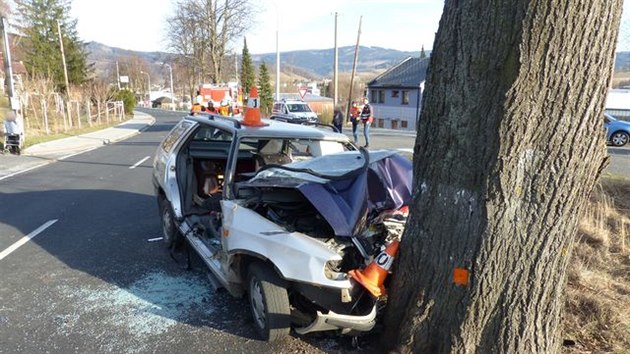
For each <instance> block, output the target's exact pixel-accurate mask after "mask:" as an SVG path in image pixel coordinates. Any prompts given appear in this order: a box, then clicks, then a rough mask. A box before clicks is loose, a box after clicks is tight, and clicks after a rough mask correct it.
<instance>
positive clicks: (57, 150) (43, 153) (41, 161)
mask: <svg viewBox="0 0 630 354" xmlns="http://www.w3.org/2000/svg"><path fill="white" fill-rule="evenodd" d="M154 123H155V118H153V117H152V116H150V115H148V114H146V113H142V112H138V111H134V117H133V119H130V120H128V121H126V122H123V123H121V124H119V125H117V126H114V127H111V128H107V129H103V130H99V131H96V132H92V133H87V134H83V135H77V136H71V137H68V138H63V139H59V140H53V141H49V142H45V143H41V144H37V145H33V146H30V147H28V148H27V149H25V150H24V151H23V152H22V155H20V156H17V155H10V154H7V155H3V154H0V180H3V179H6V178H9V177H12V176H15V175H17V174H19V173H23V172H26V171H30V170H32V169H35V168H38V167H41V166H44V165H47V164H49V163H53V162H55V161H57V160H63V159H64V158H67V157H69V156H72V155H76V154H79V153H82V152H86V151H89V150H93V149H96V148H98V147H101V146H103V145H107V144H110V143H114V142H117V141H120V140H124V139H127V138H129V137H131V136H133V135H136V134H138V133H139V132H140V131H141V130H142V129H144V128H146V127H148V126H150V125H153V124H154Z"/></svg>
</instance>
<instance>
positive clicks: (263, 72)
mask: <svg viewBox="0 0 630 354" xmlns="http://www.w3.org/2000/svg"><path fill="white" fill-rule="evenodd" d="M258 95H259V97H260V110H261V113H262V114H264V115H268V114H269V113H270V112H271V108H272V106H273V91H272V90H271V83H270V82H269V70H268V69H267V65H266V64H265V62H264V61H263V62H262V64H260V69H259V73H258Z"/></svg>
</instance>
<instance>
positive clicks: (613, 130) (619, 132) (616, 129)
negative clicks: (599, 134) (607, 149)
mask: <svg viewBox="0 0 630 354" xmlns="http://www.w3.org/2000/svg"><path fill="white" fill-rule="evenodd" d="M604 127H605V128H606V141H607V142H608V143H609V144H610V145H613V146H624V145H626V144H627V143H628V141H629V140H630V122H626V121H623V120H619V119H616V118H613V116H611V115H610V114H605V113H604Z"/></svg>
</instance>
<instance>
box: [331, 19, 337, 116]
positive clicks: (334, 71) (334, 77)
mask: <svg viewBox="0 0 630 354" xmlns="http://www.w3.org/2000/svg"><path fill="white" fill-rule="evenodd" d="M337 15H338V13H337V12H335V59H334V60H335V64H334V68H335V69H334V70H333V85H334V86H333V87H334V95H333V96H334V101H333V102H334V104H333V106H336V105H337V103H338V102H339V99H338V94H337V92H338V91H337V86H338V84H339V49H338V48H337ZM329 94H330V93H329Z"/></svg>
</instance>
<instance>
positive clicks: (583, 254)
mask: <svg viewBox="0 0 630 354" xmlns="http://www.w3.org/2000/svg"><path fill="white" fill-rule="evenodd" d="M629 235H630V180H628V179H621V178H603V179H602V181H601V183H600V185H599V186H598V188H597V189H596V191H595V192H594V193H593V196H592V198H591V200H590V205H589V206H588V207H587V210H586V212H585V215H584V217H583V219H582V221H581V223H580V228H579V232H578V235H577V239H576V244H575V245H574V248H573V254H572V259H571V261H570V263H569V269H568V286H567V297H566V302H565V318H564V320H563V321H564V334H563V335H564V337H563V338H565V339H571V340H573V341H575V343H576V344H575V345H574V346H572V347H569V348H567V349H566V350H565V352H568V353H630V242H629V241H630V240H629V237H628V236H629Z"/></svg>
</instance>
